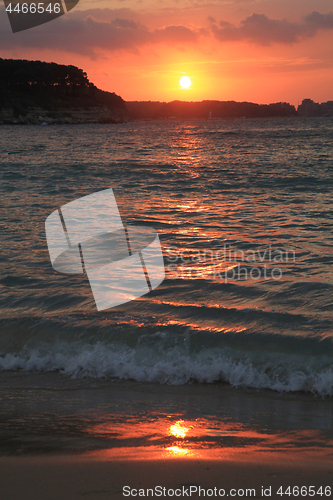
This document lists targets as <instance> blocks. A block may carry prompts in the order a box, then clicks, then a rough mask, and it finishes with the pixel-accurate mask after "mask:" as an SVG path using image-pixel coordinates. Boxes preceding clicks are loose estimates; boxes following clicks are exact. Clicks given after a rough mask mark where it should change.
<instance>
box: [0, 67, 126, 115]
mask: <svg viewBox="0 0 333 500" xmlns="http://www.w3.org/2000/svg"><path fill="white" fill-rule="evenodd" d="M127 120H128V112H127V108H126V105H125V102H124V101H123V99H122V98H121V97H120V96H118V95H116V94H114V93H111V92H104V91H103V90H100V89H98V88H97V87H95V85H94V84H93V83H91V82H90V81H89V80H88V78H87V75H86V73H84V71H83V70H81V69H79V68H77V67H76V66H65V65H62V64H56V63H45V62H40V61H26V60H17V59H0V124H43V123H45V124H62V123H68V124H78V123H122V122H124V121H127Z"/></svg>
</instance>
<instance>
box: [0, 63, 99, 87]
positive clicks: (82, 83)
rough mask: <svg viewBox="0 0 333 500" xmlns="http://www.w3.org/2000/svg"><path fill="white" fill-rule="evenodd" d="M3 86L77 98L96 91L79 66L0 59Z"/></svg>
mask: <svg viewBox="0 0 333 500" xmlns="http://www.w3.org/2000/svg"><path fill="white" fill-rule="evenodd" d="M0 86H1V87H3V88H4V87H5V88H9V89H11V90H26V91H28V90H31V91H40V90H42V91H43V90H47V91H53V92H58V93H64V94H74V95H75V94H83V93H85V94H90V93H92V91H93V88H94V85H93V84H92V83H90V82H89V80H88V78H87V74H86V73H85V72H84V71H83V70H82V69H79V68H77V67H76V66H65V65H64V64H56V63H46V62H41V61H27V60H22V59H0ZM89 91H90V92H89Z"/></svg>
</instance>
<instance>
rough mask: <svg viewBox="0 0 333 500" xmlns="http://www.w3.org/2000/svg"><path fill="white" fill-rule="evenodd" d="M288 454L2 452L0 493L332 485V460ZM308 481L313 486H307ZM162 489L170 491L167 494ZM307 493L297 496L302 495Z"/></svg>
mask: <svg viewBox="0 0 333 500" xmlns="http://www.w3.org/2000/svg"><path fill="white" fill-rule="evenodd" d="M288 457H289V456H288V453H287V454H286V457H285V458H284V459H283V461H282V460H281V459H280V460H271V459H270V458H266V459H265V460H261V461H252V460H251V457H248V461H246V462H237V461H232V462H230V461H229V462H228V461H223V460H199V461H198V460H183V459H175V460H145V461H140V460H130V461H113V460H100V459H96V458H91V457H85V456H68V455H66V456H47V457H45V456H44V457H41V456H34V457H10V458H4V457H2V458H1V459H0V464H1V467H0V481H1V498H3V499H6V500H21V499H24V500H34V499H36V498H38V499H41V500H60V499H61V500H67V499H68V500H72V499H75V498H84V499H87V500H99V499H104V498H107V499H121V498H135V497H136V496H138V497H139V496H141V497H147V496H148V497H150V498H158V497H162V498H168V497H172V496H178V497H180V498H187V497H191V498H193V499H197V498H203V497H204V496H205V495H206V497H208V496H211V497H212V498H221V496H222V495H223V492H225V495H223V496H230V497H232V496H233V497H234V498H241V497H243V496H244V497H252V498H265V497H267V496H269V497H270V498H273V499H278V498H285V497H288V496H289V495H288V494H284V495H282V496H281V495H279V494H277V492H278V490H279V488H280V487H281V486H282V491H285V490H286V489H287V488H288V486H291V489H292V488H293V487H295V486H298V487H299V490H301V486H305V487H306V488H308V491H310V492H311V491H316V492H317V491H318V489H319V488H320V486H322V487H323V492H324V495H323V496H321V495H315V496H314V498H319V497H321V498H327V497H328V495H325V487H327V486H331V487H332V475H333V470H332V465H331V464H328V463H327V462H326V463H325V462H314V461H312V462H311V461H308V462H302V461H300V460H296V461H294V460H292V459H291V460H290V459H289V458H288ZM309 486H314V487H315V488H314V489H313V488H312V489H310V490H309ZM124 487H127V488H125V489H124ZM155 487H160V488H159V489H157V490H156V493H157V494H155V495H154V496H152V492H151V491H150V492H149V491H148V492H147V489H148V488H149V489H154V488H155ZM191 487H192V488H191ZM199 487H201V492H200V496H199ZM163 488H165V490H163ZM214 488H216V490H214ZM262 488H263V489H264V490H262ZM140 490H141V492H140ZM168 490H171V491H169V495H168ZM246 490H248V491H246ZM204 491H205V494H204ZM303 491H304V492H305V490H303ZM154 492H155V490H154ZM173 492H174V494H173ZM212 492H213V494H212ZM326 492H328V490H326ZM132 493H133V494H132ZM140 493H141V494H140ZM179 493H181V495H180V494H179ZM296 496H300V495H294V496H293V495H291V497H292V498H295V497H296ZM310 496H312V495H308V494H307V495H303V498H310Z"/></svg>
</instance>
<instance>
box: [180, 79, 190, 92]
mask: <svg viewBox="0 0 333 500" xmlns="http://www.w3.org/2000/svg"><path fill="white" fill-rule="evenodd" d="M179 83H180V86H181V87H182V88H183V89H189V88H190V87H191V80H190V79H189V77H188V76H183V77H182V78H181V79H180V80H179Z"/></svg>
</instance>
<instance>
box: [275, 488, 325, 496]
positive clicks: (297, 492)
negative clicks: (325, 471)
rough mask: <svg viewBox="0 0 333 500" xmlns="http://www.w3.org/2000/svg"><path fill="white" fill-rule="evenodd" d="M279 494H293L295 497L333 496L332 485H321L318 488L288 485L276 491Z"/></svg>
mask: <svg viewBox="0 0 333 500" xmlns="http://www.w3.org/2000/svg"><path fill="white" fill-rule="evenodd" d="M276 494H277V495H281V497H282V496H283V495H287V496H293V497H298V496H301V497H305V496H309V497H314V496H317V495H319V496H321V497H322V496H325V497H330V496H331V494H332V493H331V487H330V486H325V487H323V486H320V487H319V488H316V487H315V486H293V487H291V486H288V488H285V489H284V488H282V486H280V488H279V489H278V490H277V492H276Z"/></svg>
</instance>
